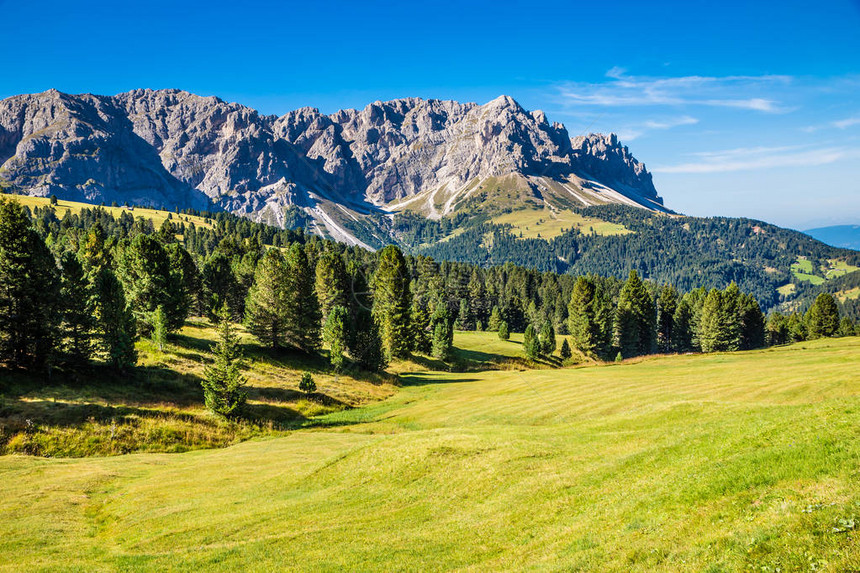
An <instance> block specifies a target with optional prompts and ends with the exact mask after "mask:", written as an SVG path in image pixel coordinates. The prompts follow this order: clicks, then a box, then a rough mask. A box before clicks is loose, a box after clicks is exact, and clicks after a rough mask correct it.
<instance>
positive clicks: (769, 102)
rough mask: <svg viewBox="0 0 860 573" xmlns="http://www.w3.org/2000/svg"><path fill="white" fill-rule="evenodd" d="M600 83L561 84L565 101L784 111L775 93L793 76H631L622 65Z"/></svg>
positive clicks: (786, 108) (573, 104)
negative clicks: (773, 92)
mask: <svg viewBox="0 0 860 573" xmlns="http://www.w3.org/2000/svg"><path fill="white" fill-rule="evenodd" d="M606 77H607V81H605V82H599V83H585V82H568V83H564V84H562V85H560V86H559V87H558V91H559V95H560V99H561V103H562V104H563V105H566V106H569V107H582V106H593V107H645V106H708V107H728V108H738V109H747V110H753V111H760V112H765V113H784V112H788V111H791V109H792V108H791V107H789V106H786V105H783V104H782V103H781V102H780V101H778V100H777V99H776V97H775V95H774V94H772V93H771V92H772V91H774V90H775V89H776V88H778V87H781V86H786V85H788V84H790V83H791V82H792V80H793V78H792V77H791V76H778V75H764V76H722V77H713V76H681V77H652V76H632V75H628V74H627V73H626V71H625V70H623V69H622V68H612V69H611V70H609V71H608V72H607V73H606Z"/></svg>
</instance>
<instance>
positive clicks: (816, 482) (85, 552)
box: [0, 336, 860, 571]
mask: <svg viewBox="0 0 860 573" xmlns="http://www.w3.org/2000/svg"><path fill="white" fill-rule="evenodd" d="M463 340H464V338H463V337H462V336H460V342H461V344H462V342H463ZM476 340H477V337H476ZM485 342H486V343H487V344H489V343H490V341H485ZM488 349H489V348H485V351H486V350H488ZM494 351H498V352H499V353H504V352H506V351H507V347H506V346H505V345H504V344H500V345H499V346H498V347H497V348H494ZM858 364H860V339H858V338H849V339H837V340H819V341H815V342H810V343H803V344H799V345H793V346H788V347H780V348H775V349H769V350H762V351H754V352H744V353H736V354H716V355H707V356H675V357H655V358H648V359H644V360H641V361H639V362H636V363H625V364H620V365H610V366H599V367H580V368H573V369H565V370H559V369H542V370H527V371H518V370H501V371H498V370H495V371H483V372H478V371H472V372H464V373H440V372H424V373H420V372H415V373H404V375H403V383H404V387H403V388H402V389H401V390H400V391H398V392H397V393H396V394H395V395H393V396H392V397H390V398H389V399H387V400H384V401H381V402H375V403H372V404H370V405H367V406H365V407H362V408H358V409H353V410H344V411H340V412H336V413H332V414H329V415H328V416H325V417H323V418H322V419H320V426H319V427H318V428H316V429H314V430H300V431H295V432H292V433H290V434H289V435H288V436H286V437H282V438H276V439H265V440H251V441H246V442H243V443H241V444H238V445H236V446H233V447H230V448H226V449H217V450H200V451H193V452H188V453H185V454H135V455H130V456H117V457H109V458H88V459H76V460H71V459H67V460H45V459H39V458H33V457H24V456H6V457H3V458H0V473H1V474H2V475H3V477H4V479H3V480H2V483H0V500H2V501H0V556H2V558H0V564H3V565H0V567H5V569H7V570H10V571H12V570H15V571H18V570H28V571H29V570H39V569H43V570H52V571H53V570H100V569H106V570H107V569H138V570H151V571H161V570H165V569H171V570H182V571H199V570H220V571H235V570H239V569H242V570H258V571H271V570H286V569H289V570H307V571H334V570H363V571H398V570H403V571H407V570H408V571H435V570H451V569H461V570H466V571H499V570H559V571H561V570H565V571H567V570H592V571H739V570H744V571H745V570H755V571H777V570H781V571H800V570H802V571H809V570H830V571H844V570H852V569H857V568H858V567H860V549H858V547H857V544H856V540H855V537H856V533H855V529H854V528H855V527H856V525H855V523H854V520H855V519H856V518H857V517H858V516H860V482H858V480H857V472H858V470H860V440H858V437H860V436H858V434H860V429H858V428H860V377H858V376H857V372H858Z"/></svg>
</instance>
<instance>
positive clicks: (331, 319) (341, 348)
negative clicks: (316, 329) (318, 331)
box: [323, 305, 349, 372]
mask: <svg viewBox="0 0 860 573" xmlns="http://www.w3.org/2000/svg"><path fill="white" fill-rule="evenodd" d="M348 330H349V311H348V310H347V309H346V308H345V307H343V306H341V305H335V306H333V307H332V308H331V311H330V312H329V315H328V319H327V320H326V322H325V326H324V327H323V341H324V342H325V343H326V344H328V347H329V362H330V363H331V365H332V368H334V369H335V371H337V372H340V371H341V370H342V369H343V364H344V360H345V358H344V352H346V343H347V339H348Z"/></svg>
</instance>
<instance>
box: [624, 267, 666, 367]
mask: <svg viewBox="0 0 860 573" xmlns="http://www.w3.org/2000/svg"><path fill="white" fill-rule="evenodd" d="M656 323H657V309H656V307H655V305H654V301H653V300H652V299H651V295H650V294H649V293H648V290H647V289H646V288H645V285H644V283H643V282H642V280H641V279H640V278H639V274H638V273H637V272H636V271H635V270H632V271H630V275H629V277H628V278H627V281H626V282H625V283H624V286H623V287H622V288H621V293H620V294H619V295H618V306H617V308H616V311H615V340H616V344H617V346H618V348H619V350H620V351H621V355H622V356H623V357H625V358H628V357H631V356H640V355H643V354H651V353H653V352H654V350H655V348H656V345H657V336H656Z"/></svg>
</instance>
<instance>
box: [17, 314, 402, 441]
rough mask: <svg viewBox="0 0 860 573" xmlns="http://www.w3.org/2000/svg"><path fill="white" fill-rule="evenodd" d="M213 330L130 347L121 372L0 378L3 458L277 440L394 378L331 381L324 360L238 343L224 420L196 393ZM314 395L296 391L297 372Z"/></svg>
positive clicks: (378, 392) (385, 391)
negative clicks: (233, 398)
mask: <svg viewBox="0 0 860 573" xmlns="http://www.w3.org/2000/svg"><path fill="white" fill-rule="evenodd" d="M213 341H214V330H213V329H212V328H211V326H210V325H209V324H208V323H207V322H205V321H190V322H189V323H188V324H187V325H186V326H185V327H184V328H183V329H182V331H181V332H180V333H178V334H177V335H174V336H173V337H172V338H171V340H170V342H169V344H168V345H167V347H166V348H165V350H164V351H163V352H161V351H158V350H157V349H156V348H155V347H154V346H153V345H152V344H151V343H150V342H149V341H146V340H144V341H140V342H138V343H137V347H138V350H139V354H140V357H139V364H138V366H137V368H135V369H134V370H133V371H131V372H129V373H126V374H118V373H115V372H112V371H111V370H110V369H108V368H105V367H100V366H93V367H91V368H89V369H88V370H85V371H81V372H75V373H64V372H62V371H55V372H54V374H52V376H51V377H50V378H46V377H33V376H32V375H26V374H23V373H16V372H9V371H6V372H0V452H3V453H16V452H17V453H26V454H33V455H41V456H92V455H115V454H124V453H129V452H135V451H145V452H182V451H187V450H191V449H198V448H211V447H223V446H227V445H230V444H234V443H237V442H239V441H242V440H246V439H248V438H251V437H255V436H267V435H283V434H285V433H286V432H288V431H290V430H294V429H296V428H300V427H306V426H312V425H314V424H315V418H317V417H318V416H320V415H324V414H328V413H331V412H335V411H338V410H343V409H346V408H352V407H355V406H359V405H361V404H364V403H367V402H370V401H373V400H378V399H381V398H384V397H386V396H389V395H390V394H392V393H393V392H394V388H393V387H392V385H391V383H390V382H391V378H390V377H388V376H386V375H374V374H367V373H362V372H360V371H358V370H357V369H353V370H351V371H350V372H349V374H348V375H346V374H345V375H339V376H336V375H334V374H332V373H331V372H330V371H329V370H330V369H329V368H328V364H327V362H326V361H325V359H324V358H322V357H311V356H307V355H303V354H300V353H293V352H288V351H284V352H280V353H273V352H270V351H268V350H266V349H264V348H261V347H260V346H258V345H257V344H256V343H255V342H253V340H251V339H250V337H248V336H245V337H244V338H243V347H244V351H245V355H246V357H247V358H248V360H247V365H246V369H245V372H244V374H245V376H246V377H247V379H248V385H247V388H246V390H247V394H248V403H247V405H246V407H245V409H244V411H243V412H242V414H241V416H240V417H238V418H237V419H234V420H224V419H221V418H218V417H216V416H213V415H212V414H210V413H209V412H208V411H207V410H206V409H205V407H204V404H203V392H202V388H201V385H200V382H201V377H202V376H203V369H204V367H205V365H206V363H207V362H208V361H209V355H208V351H209V349H210V347H211V346H212V345H213ZM305 371H308V372H311V373H312V375H313V376H314V378H315V380H316V383H317V387H318V390H317V391H316V392H315V393H313V394H304V393H302V392H300V391H299V390H298V383H299V379H300V377H301V374H302V373H303V372H305Z"/></svg>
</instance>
